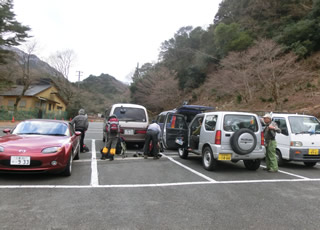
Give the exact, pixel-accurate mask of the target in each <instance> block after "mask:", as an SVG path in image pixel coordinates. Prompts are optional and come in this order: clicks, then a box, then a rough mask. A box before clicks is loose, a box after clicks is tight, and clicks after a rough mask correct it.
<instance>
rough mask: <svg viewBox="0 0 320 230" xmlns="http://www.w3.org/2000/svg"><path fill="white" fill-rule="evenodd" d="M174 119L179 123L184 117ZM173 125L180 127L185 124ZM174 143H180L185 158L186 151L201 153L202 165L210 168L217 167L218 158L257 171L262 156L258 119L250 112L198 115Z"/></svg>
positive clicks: (262, 142)
mask: <svg viewBox="0 0 320 230" xmlns="http://www.w3.org/2000/svg"><path fill="white" fill-rule="evenodd" d="M175 116H179V115H178V114H177V115H175ZM173 120H175V121H179V122H180V123H181V121H182V120H183V118H182V117H179V119H178V117H177V118H175V119H173ZM200 120H202V124H201V123H200V122H199V121H200ZM200 124H201V129H200V135H199V136H198V139H199V143H197V144H196V145H194V146H191V139H192V133H193V131H194V130H195V129H196V128H197V127H198V126H199V125H200ZM172 127H176V128H177V129H179V128H180V127H181V128H183V127H186V124H184V125H182V124H179V125H171V128H172ZM176 143H177V144H179V145H180V147H179V149H178V152H179V156H180V157H181V158H183V159H186V158H187V157H188V154H189V153H194V154H197V155H201V156H202V163H203V167H204V168H205V169H206V170H209V171H211V170H215V169H216V167H217V163H218V161H232V162H238V161H240V160H243V162H244V165H245V167H246V168H247V169H249V170H257V169H258V168H259V167H260V163H261V159H263V158H264V157H265V147H264V135H263V130H262V126H261V122H260V120H259V118H258V116H257V115H256V114H253V113H244V112H227V111H217V112H210V113H203V114H198V115H197V116H196V117H195V118H194V119H193V120H192V121H191V123H190V124H189V126H188V128H187V129H185V133H184V134H183V135H181V136H180V137H178V138H177V139H176ZM191 147H193V148H191Z"/></svg>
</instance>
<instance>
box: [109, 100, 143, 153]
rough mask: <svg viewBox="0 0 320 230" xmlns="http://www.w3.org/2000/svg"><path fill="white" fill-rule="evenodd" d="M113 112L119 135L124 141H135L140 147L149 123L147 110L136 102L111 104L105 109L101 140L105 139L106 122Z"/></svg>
mask: <svg viewBox="0 0 320 230" xmlns="http://www.w3.org/2000/svg"><path fill="white" fill-rule="evenodd" d="M112 114H115V115H116V116H117V118H118V119H119V124H120V136H121V137H123V138H124V140H125V142H132V143H137V144H138V145H139V146H140V147H142V146H143V145H144V141H145V135H146V132H147V127H148V124H149V118H148V112H147V110H146V108H145V107H144V106H142V105H136V104H127V103H122V104H113V105H112V106H111V107H110V108H108V109H106V111H105V114H104V118H105V119H104V123H103V141H106V138H107V133H106V122H107V120H108V117H109V116H110V115H112Z"/></svg>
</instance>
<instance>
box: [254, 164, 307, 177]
mask: <svg viewBox="0 0 320 230" xmlns="http://www.w3.org/2000/svg"><path fill="white" fill-rule="evenodd" d="M260 167H262V168H266V166H264V165H260ZM278 172H280V173H283V174H287V175H289V176H294V177H298V178H301V179H306V180H310V178H308V177H304V176H300V175H297V174H293V173H289V172H286V171H283V170H278Z"/></svg>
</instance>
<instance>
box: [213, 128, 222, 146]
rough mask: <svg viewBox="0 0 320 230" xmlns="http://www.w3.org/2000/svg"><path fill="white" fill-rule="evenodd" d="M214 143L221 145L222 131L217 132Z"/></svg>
mask: <svg viewBox="0 0 320 230" xmlns="http://www.w3.org/2000/svg"><path fill="white" fill-rule="evenodd" d="M214 143H215V144H216V145H221V130H217V132H216V138H215V140H214Z"/></svg>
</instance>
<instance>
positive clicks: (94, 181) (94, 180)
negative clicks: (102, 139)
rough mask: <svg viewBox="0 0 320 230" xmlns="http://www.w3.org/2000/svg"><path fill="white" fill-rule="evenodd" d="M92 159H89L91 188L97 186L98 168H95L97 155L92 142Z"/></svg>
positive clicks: (93, 141) (94, 142)
mask: <svg viewBox="0 0 320 230" xmlns="http://www.w3.org/2000/svg"><path fill="white" fill-rule="evenodd" d="M91 149H92V158H91V183H90V185H91V186H92V187H97V186H99V179H98V166H97V154H96V141H95V140H92V147H91Z"/></svg>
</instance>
